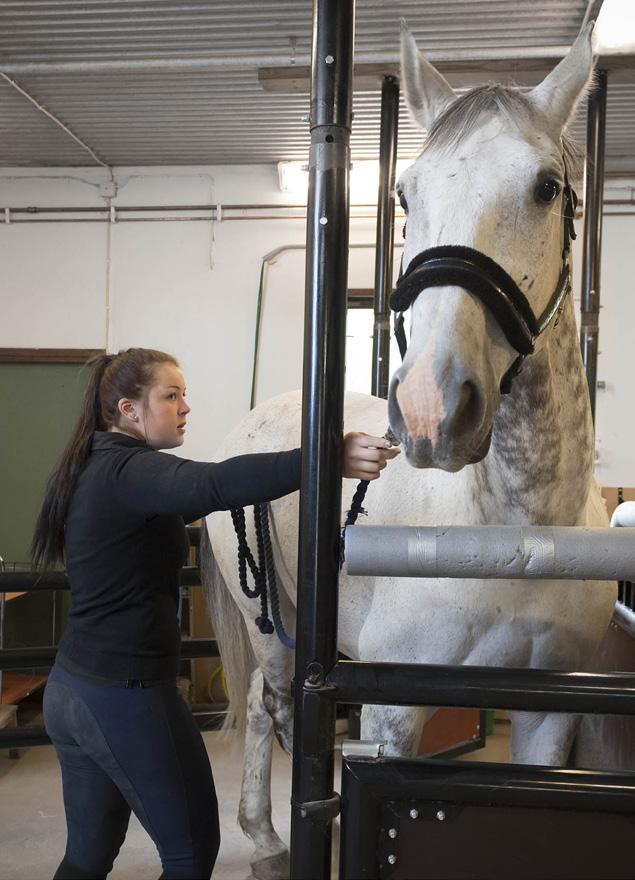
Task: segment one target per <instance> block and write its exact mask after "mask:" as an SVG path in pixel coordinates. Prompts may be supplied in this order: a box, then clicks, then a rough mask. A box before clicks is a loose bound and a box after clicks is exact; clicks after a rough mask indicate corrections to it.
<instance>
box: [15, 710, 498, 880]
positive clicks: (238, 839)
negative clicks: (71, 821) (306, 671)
mask: <svg viewBox="0 0 635 880" xmlns="http://www.w3.org/2000/svg"><path fill="white" fill-rule="evenodd" d="M203 737H204V740H205V744H206V746H207V750H208V752H209V755H210V759H211V762H212V767H213V768H214V777H215V779H216V789H217V792H218V799H219V804H220V821H221V849H220V854H219V858H218V862H217V864H216V868H215V870H214V878H215V880H216V878H218V880H246V878H249V877H250V876H251V872H250V870H249V858H250V855H251V843H250V842H249V840H247V838H246V837H244V835H243V834H242V831H241V830H240V828H239V826H238V824H237V821H236V814H237V811H238V798H239V792H240V777H241V772H242V756H241V753H240V751H239V750H236V751H235V752H234V751H233V750H232V749H230V747H229V745H228V744H227V743H226V742H225V741H223V739H221V736H220V734H219V733H216V732H209V733H205V734H203ZM508 756H509V725H508V724H506V723H504V722H502V723H501V722H497V724H496V726H495V731H494V734H493V735H492V736H490V737H489V738H488V742H487V746H486V748H485V749H482V750H480V751H478V752H472V753H471V754H469V755H467V756H464V760H465V759H466V760H489V761H506V760H508V759H509V758H508ZM336 779H338V780H339V771H338V772H337V774H336ZM335 787H336V789H339V787H340V786H339V782H336V785H335ZM290 793H291V764H290V762H289V760H288V759H287V757H286V755H284V753H283V752H282V750H281V749H280V748H278V747H277V746H276V748H275V749H274V762H273V772H272V805H273V821H274V825H275V827H276V829H277V831H278V833H279V835H280V837H282V839H283V840H284V841H285V842H286V843H287V844H288V842H289V797H290ZM65 839H66V834H65V822H64V808H63V804H62V790H61V781H60V773H59V767H58V764H57V760H56V757H55V752H54V750H53V747H52V746H39V747H35V748H31V749H26V750H24V751H23V752H22V753H21V757H20V758H19V759H17V760H14V759H11V758H10V757H8V754H7V753H6V752H2V751H0V853H1V856H0V880H50V878H51V877H52V876H53V873H54V870H55V868H56V867H57V864H58V862H59V861H60V859H61V858H62V855H63V852H64V844H65ZM160 873H161V869H160V862H159V858H158V856H157V853H156V850H155V848H154V845H153V843H152V841H151V840H150V839H149V837H148V836H147V834H146V833H145V831H144V830H143V828H142V827H141V826H140V825H139V823H138V821H137V820H136V818H135V817H134V816H132V818H131V821H130V828H129V831H128V836H127V838H126V842H125V844H124V846H123V847H122V850H121V852H120V854H119V857H118V859H117V861H116V863H115V867H114V869H113V871H112V873H111V874H110V877H111V878H113V880H156V878H157V877H158V876H159V874H160Z"/></svg>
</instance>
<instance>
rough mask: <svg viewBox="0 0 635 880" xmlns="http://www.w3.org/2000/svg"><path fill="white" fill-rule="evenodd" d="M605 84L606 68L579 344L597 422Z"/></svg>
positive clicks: (587, 208)
mask: <svg viewBox="0 0 635 880" xmlns="http://www.w3.org/2000/svg"><path fill="white" fill-rule="evenodd" d="M606 86H607V77H606V71H605V70H600V71H598V74H597V81H596V87H595V88H594V90H593V91H592V92H591V94H590V95H589V109H588V115H587V135H586V165H585V182H584V238H583V240H584V248H583V252H582V300H581V304H580V316H581V320H580V347H581V349H582V360H583V361H584V369H585V371H586V377H587V382H588V384H589V396H590V398H591V415H592V417H593V421H594V422H595V393H596V390H597V359H598V335H599V315H600V266H601V254H602V200H603V194H604V141H605V131H606Z"/></svg>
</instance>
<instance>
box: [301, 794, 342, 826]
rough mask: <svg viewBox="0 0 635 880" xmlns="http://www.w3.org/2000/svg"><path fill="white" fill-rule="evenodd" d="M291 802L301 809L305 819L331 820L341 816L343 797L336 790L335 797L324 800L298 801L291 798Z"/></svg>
mask: <svg viewBox="0 0 635 880" xmlns="http://www.w3.org/2000/svg"><path fill="white" fill-rule="evenodd" d="M291 803H292V804H293V806H294V807H296V808H297V809H298V810H299V811H300V815H301V816H302V818H303V819H312V820H313V821H315V822H330V821H331V819H334V818H335V817H336V816H339V814H340V811H341V806H342V799H341V798H340V796H339V794H338V793H337V792H334V793H333V797H330V798H326V799H325V800H323V801H306V803H297V802H296V801H294V800H293V798H291Z"/></svg>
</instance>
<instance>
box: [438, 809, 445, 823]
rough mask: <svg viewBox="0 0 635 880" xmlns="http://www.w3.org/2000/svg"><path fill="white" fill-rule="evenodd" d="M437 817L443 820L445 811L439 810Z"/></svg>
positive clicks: (440, 820)
mask: <svg viewBox="0 0 635 880" xmlns="http://www.w3.org/2000/svg"><path fill="white" fill-rule="evenodd" d="M437 819H438V820H439V822H443V820H444V819H445V813H444V811H443V810H437Z"/></svg>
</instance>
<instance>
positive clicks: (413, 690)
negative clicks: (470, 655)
mask: <svg viewBox="0 0 635 880" xmlns="http://www.w3.org/2000/svg"><path fill="white" fill-rule="evenodd" d="M326 685H327V687H325V688H323V689H322V690H321V691H320V693H321V694H322V695H323V696H324V697H325V698H329V699H334V700H336V701H337V702H338V703H375V704H378V705H385V706H462V707H469V708H473V709H519V710H523V711H540V712H589V713H594V714H598V715H635V673H629V672H617V673H610V674H608V673H601V674H600V673H597V674H591V673H577V672H558V671H554V670H550V669H498V668H490V667H487V666H433V665H422V664H418V663H359V662H355V661H352V660H341V661H340V662H338V663H336V664H335V666H334V667H333V669H332V670H331V672H330V673H329V674H328V676H327V678H326Z"/></svg>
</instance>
